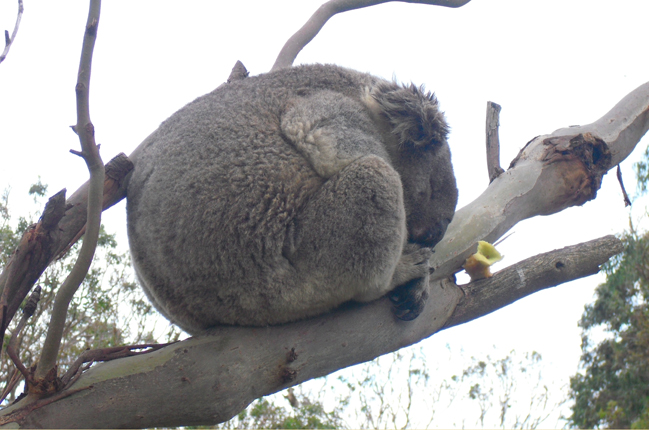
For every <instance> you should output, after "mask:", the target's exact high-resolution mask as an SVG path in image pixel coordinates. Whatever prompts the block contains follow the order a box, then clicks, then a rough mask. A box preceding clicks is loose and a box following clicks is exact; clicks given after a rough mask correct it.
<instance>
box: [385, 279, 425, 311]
mask: <svg viewBox="0 0 649 430" xmlns="http://www.w3.org/2000/svg"><path fill="white" fill-rule="evenodd" d="M428 279H429V278H428V276H425V277H423V278H419V279H413V280H411V281H409V282H407V283H406V284H403V285H401V286H399V287H397V288H395V289H394V290H393V291H392V292H390V293H389V294H388V298H389V299H390V301H391V302H392V304H393V308H392V312H393V313H394V316H396V317H397V318H399V319H400V320H403V321H412V320H414V319H415V318H417V317H418V316H419V314H420V313H421V312H422V311H423V310H424V307H425V306H426V300H428V288H427V287H428Z"/></svg>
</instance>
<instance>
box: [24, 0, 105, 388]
mask: <svg viewBox="0 0 649 430" xmlns="http://www.w3.org/2000/svg"><path fill="white" fill-rule="evenodd" d="M100 9H101V1H100V0H91V2H90V11H89V12H88V21H87V24H86V29H85V34H84V37H83V48H82V49H81V60H80V62H79V74H78V78H77V85H76V88H75V91H76V95H77V124H76V126H75V130H76V132H77V134H78V135H79V140H80V141H81V153H80V155H81V156H82V158H83V159H84V161H85V162H86V165H87V167H88V170H89V172H90V188H89V190H88V215H87V221H86V233H85V235H84V240H83V244H82V245H81V250H80V251H79V257H78V258H77V261H76V262H75V264H74V267H73V268H72V271H71V272H70V274H69V275H68V277H67V278H66V279H65V281H64V282H63V284H62V285H61V287H60V288H59V291H58V292H57V294H56V298H55V300H54V307H53V309H52V318H51V320H50V324H49V327H48V331H47V337H46V339H45V343H44V345H43V351H42V353H41V359H40V360H39V363H38V368H37V370H36V375H35V379H36V380H37V381H38V380H42V379H43V378H45V376H46V375H47V373H48V372H49V371H50V369H52V368H54V366H55V363H56V359H57V356H58V353H59V348H60V345H61V338H62V336H63V328H64V325H65V318H66V315H67V311H68V306H69V304H70V301H71V300H72V298H73V296H74V293H75V292H76V291H77V289H78V288H79V286H80V285H81V282H83V279H84V278H85V276H86V274H87V273H88V269H89V268H90V264H91V263H92V259H93V256H94V253H95V248H96V247H97V240H98V238H99V229H100V225H101V211H102V197H103V188H104V177H105V171H104V164H103V162H102V161H101V157H100V155H99V148H98V146H97V145H96V143H95V136H94V126H93V125H92V122H91V121H90V103H89V88H90V71H91V65H92V54H93V50H94V46H95V40H96V38H97V28H98V25H99V13H100Z"/></svg>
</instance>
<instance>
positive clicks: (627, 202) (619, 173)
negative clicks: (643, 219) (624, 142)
mask: <svg viewBox="0 0 649 430" xmlns="http://www.w3.org/2000/svg"><path fill="white" fill-rule="evenodd" d="M617 181H618V182H619V183H620V188H622V195H623V196H624V207H627V206H631V199H629V195H628V194H627V193H626V189H625V188H624V182H622V171H621V170H620V165H619V164H618V165H617Z"/></svg>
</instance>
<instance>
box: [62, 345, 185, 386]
mask: <svg viewBox="0 0 649 430" xmlns="http://www.w3.org/2000/svg"><path fill="white" fill-rule="evenodd" d="M174 343H176V342H169V343H148V344H142V345H125V346H115V347H111V348H101V349H93V350H90V349H88V350H86V351H84V352H83V354H81V355H80V356H79V358H77V359H76V360H75V362H74V363H72V365H71V366H70V368H69V369H68V371H67V372H66V373H65V375H63V376H62V377H61V381H62V382H63V383H64V384H65V386H66V387H69V386H71V385H72V384H73V383H74V381H76V380H77V379H78V376H79V375H80V374H81V373H83V372H84V371H85V370H86V369H87V368H89V367H90V365H92V363H94V362H96V361H110V360H116V359H118V358H124V357H132V356H134V355H140V354H147V353H149V352H153V351H157V350H159V349H161V348H164V347H165V346H168V345H172V344H174ZM136 349H143V350H145V351H135V350H136ZM85 363H89V364H88V366H87V367H86V368H83V367H82V366H83V364H85Z"/></svg>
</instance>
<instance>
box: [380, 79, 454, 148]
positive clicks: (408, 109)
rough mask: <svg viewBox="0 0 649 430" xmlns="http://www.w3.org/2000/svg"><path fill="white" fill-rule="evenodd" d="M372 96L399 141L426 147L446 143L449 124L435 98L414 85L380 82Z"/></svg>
mask: <svg viewBox="0 0 649 430" xmlns="http://www.w3.org/2000/svg"><path fill="white" fill-rule="evenodd" d="M372 96H373V97H374V99H375V100H376V101H377V103H378V104H379V106H380V107H381V110H382V112H383V114H384V115H385V116H386V118H387V119H388V121H389V123H390V124H391V125H392V133H393V134H394V135H395V136H396V137H397V138H398V139H399V142H400V144H402V145H403V144H410V145H415V146H426V145H434V144H442V143H444V142H446V137H447V135H448V132H449V126H448V124H447V123H446V118H444V113H443V112H441V111H440V110H439V104H438V102H437V98H436V97H435V95H434V94H433V93H431V92H426V91H425V90H424V87H423V86H421V87H417V86H415V85H414V84H410V85H403V86H401V85H398V84H396V83H381V84H379V85H377V87H375V88H373V90H372Z"/></svg>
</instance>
